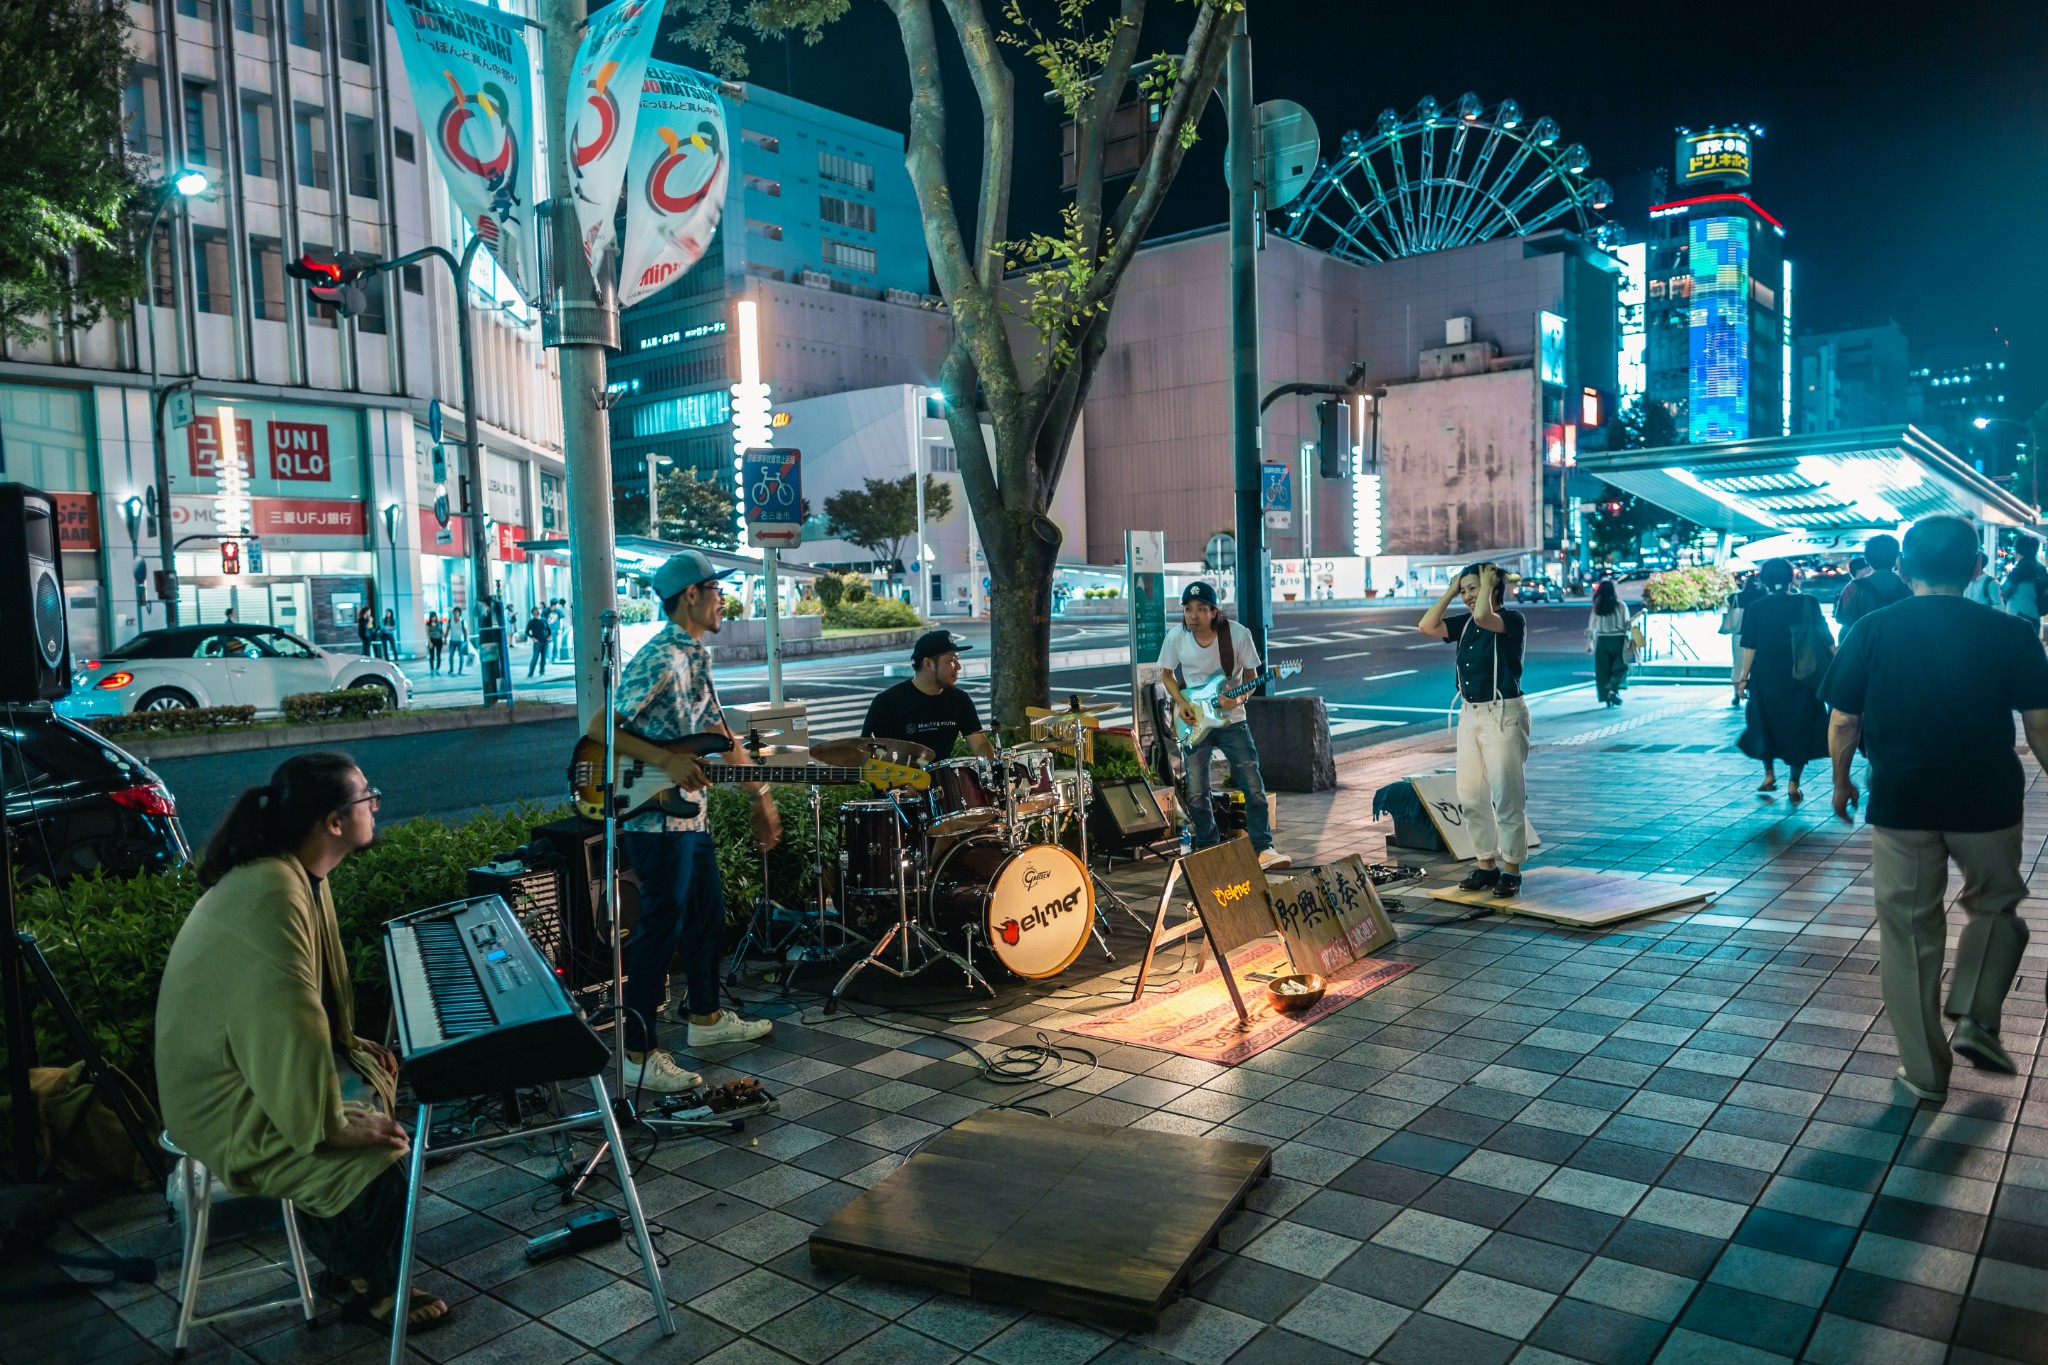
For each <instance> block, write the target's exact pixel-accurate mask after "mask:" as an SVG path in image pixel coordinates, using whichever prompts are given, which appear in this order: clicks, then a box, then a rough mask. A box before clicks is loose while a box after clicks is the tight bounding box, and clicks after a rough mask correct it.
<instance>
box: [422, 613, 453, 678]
mask: <svg viewBox="0 0 2048 1365" xmlns="http://www.w3.org/2000/svg"><path fill="white" fill-rule="evenodd" d="M447 643H448V623H447V622H446V621H445V620H443V619H442V618H441V617H440V616H439V615H437V614H436V613H434V612H431V611H430V612H428V613H427V671H428V672H429V673H439V672H440V671H441V651H442V650H443V648H445V647H446V645H447Z"/></svg>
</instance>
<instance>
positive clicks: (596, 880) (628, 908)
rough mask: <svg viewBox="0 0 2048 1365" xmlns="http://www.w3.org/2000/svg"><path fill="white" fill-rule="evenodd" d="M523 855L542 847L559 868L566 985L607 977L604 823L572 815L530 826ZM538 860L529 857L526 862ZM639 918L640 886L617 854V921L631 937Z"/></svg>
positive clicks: (596, 982) (575, 987) (590, 983)
mask: <svg viewBox="0 0 2048 1365" xmlns="http://www.w3.org/2000/svg"><path fill="white" fill-rule="evenodd" d="M533 839H534V844H533V845H529V846H528V851H529V854H532V853H535V852H537V851H538V850H537V849H536V848H535V847H534V846H535V845H542V844H544V845H546V846H547V849H548V851H549V856H548V861H552V862H553V863H554V864H555V865H556V866H557V867H559V868H560V869H561V874H562V899H561V902H560V911H559V917H560V923H561V934H562V945H563V962H564V964H565V965H566V967H567V970H568V980H567V985H568V987H569V989H571V990H574V991H580V990H584V989H586V988H588V987H591V986H594V985H601V984H603V983H606V982H609V981H610V980H611V979H612V938H611V917H610V914H609V913H608V911H607V909H606V907H605V898H604V825H603V824H602V823H600V822H598V821H596V820H585V819H583V818H582V817H581V816H576V815H572V816H570V817H569V818H568V819H566V820H556V821H554V822H553V823H551V824H545V825H535V826H534V827H533ZM541 861H542V860H541V859H539V858H536V857H532V856H529V857H528V859H527V862H528V864H529V865H530V866H531V865H538V864H539V863H540V862H541ZM639 918H640V886H639V883H638V882H637V881H635V880H634V878H633V874H632V871H631V869H629V868H628V867H627V866H626V856H625V852H624V850H621V851H620V853H619V922H620V924H621V925H622V926H623V927H624V930H625V937H626V939H627V940H629V941H630V940H631V938H632V935H633V925H634V924H635V923H637V922H638V921H639Z"/></svg>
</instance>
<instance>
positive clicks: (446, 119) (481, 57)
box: [391, 0, 536, 300]
mask: <svg viewBox="0 0 2048 1365" xmlns="http://www.w3.org/2000/svg"><path fill="white" fill-rule="evenodd" d="M391 24H392V27H393V28H395V29H397V30H398V50H399V52H400V53H401V54H403V56H404V58H405V74H406V78H407V81H408V83H409V84H410V85H411V87H412V102H413V105H414V106H415V107H416V108H417V109H418V111H419V118H420V123H421V126H422V127H431V129H432V131H431V132H430V133H429V134H428V140H429V141H431V142H432V143H433V145H434V162H435V164H436V165H438V166H439V167H440V168H441V175H442V177H443V178H444V179H446V180H447V182H448V193H449V195H450V197H452V198H453V199H454V200H455V206H456V208H458V209H459V210H461V212H462V216H463V217H464V218H465V219H467V220H468V221H469V225H470V227H471V229H472V230H473V231H475V233H476V234H477V235H478V236H479V237H481V238H483V240H484V246H485V248H486V249H488V250H489V251H490V253H491V255H492V256H493V257H494V258H496V260H497V262H498V268H499V269H500V270H502V271H504V272H505V277H506V279H507V280H509V281H510V282H511V284H512V287H513V288H515V289H517V290H518V291H519V293H520V295H521V296H522V297H524V298H526V299H528V300H531V299H532V298H533V297H534V288H533V284H534V280H535V277H536V267H535V260H534V247H535V242H534V238H535V233H534V224H533V170H534V168H533V160H534V155H535V151H536V147H535V143H534V139H533V61H532V56H531V54H530V53H529V52H528V50H527V46H526V24H525V21H524V20H523V19H521V18H520V17H519V16H518V15H516V14H513V13H511V12H509V11H504V10H495V9H491V8H490V7H489V6H486V5H479V4H473V3H471V0H397V3H395V4H393V5H392V6H391Z"/></svg>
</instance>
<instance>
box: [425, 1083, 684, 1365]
mask: <svg viewBox="0 0 2048 1365" xmlns="http://www.w3.org/2000/svg"><path fill="white" fill-rule="evenodd" d="M590 1091H591V1098H592V1100H593V1101H594V1102H595V1105H594V1107H593V1108H591V1109H588V1110H585V1111H584V1112H582V1113H580V1114H571V1115H569V1116H568V1117H566V1118H560V1119H556V1120H554V1121H552V1122H549V1123H536V1124H530V1125H528V1126H526V1127H523V1128H515V1129H513V1130H511V1131H509V1132H504V1133H496V1134H493V1135H492V1136H490V1137H482V1138H472V1139H469V1140H467V1141H464V1142H450V1143H446V1144H443V1145H440V1146H436V1147H435V1148H434V1150H435V1151H436V1152H438V1153H441V1154H443V1155H449V1154H453V1153H456V1152H467V1151H471V1150H473V1149H475V1148H479V1147H496V1146H498V1145H500V1144H502V1143H507V1142H519V1141H523V1140H525V1139H527V1138H531V1137H540V1136H543V1135H545V1134H548V1133H566V1132H572V1131H575V1130H578V1129H584V1128H601V1129H603V1130H604V1135H605V1138H606V1141H607V1142H608V1143H609V1144H610V1147H611V1157H612V1160H613V1161H614V1162H615V1163H616V1164H617V1166H618V1179H619V1189H620V1190H621V1191H623V1192H624V1194H625V1197H626V1212H627V1215H628V1216H629V1218H630V1219H631V1221H632V1224H633V1238H634V1240H635V1241H637V1242H638V1243H639V1244H640V1264H641V1266H642V1268H643V1269H645V1270H646V1272H647V1287H648V1289H649V1291H650V1292H652V1293H653V1295H654V1316H655V1319H656V1320H657V1321H658V1322H660V1323H661V1334H662V1335H663V1336H665V1337H672V1336H674V1335H675V1334H676V1324H675V1318H674V1316H673V1315H672V1314H671V1313H670V1312H669V1306H668V1292H667V1290H665V1289H664V1288H663V1287H662V1283H661V1267H660V1266H659V1265H658V1264H657V1263H656V1262H655V1259H654V1239H653V1238H652V1237H651V1236H649V1235H648V1231H647V1215H646V1214H645V1213H643V1212H641V1209H640V1191H639V1189H638V1187H636V1186H635V1185H634V1183H633V1171H632V1167H631V1166H630V1164H629V1163H628V1162H627V1159H626V1143H625V1139H624V1137H623V1136H622V1135H621V1134H620V1132H619V1121H618V1118H617V1117H616V1116H615V1115H614V1114H613V1112H612V1100H611V1096H610V1095H609V1094H608V1093H607V1092H606V1091H605V1088H604V1077H603V1076H602V1075H597V1076H592V1077H591V1078H590ZM418 1125H419V1126H418V1130H417V1132H416V1133H415V1134H414V1139H413V1144H412V1156H411V1158H410V1170H409V1172H408V1173H407V1175H406V1185H405V1233H404V1237H403V1239H402V1240H401V1241H400V1243H399V1250H398V1289H397V1292H396V1293H395V1295H394V1296H393V1298H392V1307H391V1365H402V1362H403V1361H404V1359H405V1332H406V1318H407V1317H408V1316H409V1314H410V1309H411V1306H412V1252H413V1237H414V1233H415V1231H416V1228H417V1224H418V1220H419V1208H420V1184H421V1177H422V1176H423V1175H424V1174H425V1173H426V1169H427V1146H428V1142H429V1139H430V1137H431V1135H432V1133H433V1129H434V1106H433V1105H431V1104H422V1105H421V1106H420V1111H419V1119H418Z"/></svg>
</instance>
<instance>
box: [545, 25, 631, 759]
mask: <svg viewBox="0 0 2048 1365" xmlns="http://www.w3.org/2000/svg"><path fill="white" fill-rule="evenodd" d="M589 8H590V7H589V5H588V4H587V3H586V0H542V4H541V6H540V9H541V21H542V23H544V24H545V25H546V28H545V29H544V30H543V31H542V36H541V73H542V79H541V90H542V92H543V94H542V98H541V100H540V102H539V107H540V108H542V109H548V110H555V111H560V110H561V109H563V108H565V107H567V103H568V101H567V99H566V98H565V92H567V90H568V89H569V85H570V81H571V79H572V78H573V76H574V73H575V69H576V48H577V45H578V44H579V43H580V42H581V41H582V39H583V29H584V21H585V20H586V19H587V18H588V17H589ZM569 142H570V139H569V138H567V137H549V138H548V140H547V143H548V183H549V185H551V186H552V187H553V189H554V195H555V197H554V198H553V199H551V200H550V201H549V203H548V205H547V210H548V211H547V212H546V213H545V214H543V215H542V217H541V220H540V221H541V229H542V231H543V233H545V234H546V237H545V240H544V242H543V250H544V251H548V252H551V253H552V258H553V262H554V270H553V281H552V283H553V286H554V289H553V297H551V298H549V299H547V300H545V303H546V305H547V306H548V307H549V308H551V309H552V311H553V315H554V316H553V318H552V324H553V330H554V331H555V338H554V344H555V345H556V346H557V348H558V349H559V352H560V357H559V365H560V370H561V388H562V464H563V466H564V468H565V472H566V474H567V479H568V498H569V548H570V555H569V573H570V581H571V584H572V586H573V589H574V591H573V592H572V593H571V595H570V610H571V611H572V612H573V613H574V615H575V626H574V629H573V630H572V631H571V639H573V640H574V641H575V645H576V656H575V659H574V667H575V669H576V720H577V723H578V724H579V725H585V726H587V725H589V724H590V720H591V717H593V716H595V715H596V714H597V713H598V711H599V710H600V709H601V708H602V707H603V706H604V661H603V655H602V652H601V651H600V649H599V648H598V644H599V641H600V639H601V638H602V636H603V634H604V632H603V631H602V630H600V629H599V627H598V618H599V616H600V615H602V614H603V613H604V612H608V611H611V610H613V609H614V607H615V606H616V596H617V591H618V586H617V578H618V567H617V546H616V543H615V541H614V539H613V537H614V534H615V528H614V526H613V523H612V452H611V413H610V402H611V397H610V394H609V393H608V392H607V391H606V387H605V386H606V382H607V381H606V375H605V371H606V363H605V354H606V351H607V349H608V348H609V349H612V350H616V349H617V348H618V344H619V315H618V307H617V302H616V297H615V296H613V295H611V294H610V291H607V296H606V297H605V298H604V299H600V298H599V297H598V287H597V282H596V280H595V279H594V278H593V277H592V273H591V271H590V270H589V269H588V268H587V267H586V265H585V257H584V254H583V245H582V241H581V234H580V233H579V232H578V231H577V228H576V201H575V200H574V199H573V198H571V197H570V195H569V193H568V187H569V186H570V185H572V184H574V183H575V181H574V179H573V178H572V177H571V175H570V173H569ZM597 266H598V269H599V271H600V272H608V271H609V270H610V269H611V263H610V261H609V259H607V260H604V261H599V262H597ZM542 339H543V341H544V342H545V341H546V340H547V338H546V337H545V336H543V338H542ZM648 488H649V493H650V497H649V498H648V507H647V510H648V513H649V517H648V522H649V525H648V529H649V531H650V532H652V531H653V529H654V527H653V515H652V514H653V511H654V500H653V498H652V496H651V494H652V490H653V484H652V482H651V481H650V483H649V485H648Z"/></svg>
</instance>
